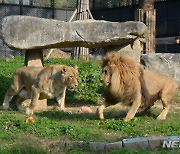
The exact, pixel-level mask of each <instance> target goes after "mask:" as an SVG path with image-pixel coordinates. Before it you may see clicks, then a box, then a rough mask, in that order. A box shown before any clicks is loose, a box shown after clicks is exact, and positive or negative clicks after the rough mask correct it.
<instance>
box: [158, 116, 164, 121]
mask: <svg viewBox="0 0 180 154" xmlns="http://www.w3.org/2000/svg"><path fill="white" fill-rule="evenodd" d="M156 119H157V120H165V119H166V116H158V117H157V118H156Z"/></svg>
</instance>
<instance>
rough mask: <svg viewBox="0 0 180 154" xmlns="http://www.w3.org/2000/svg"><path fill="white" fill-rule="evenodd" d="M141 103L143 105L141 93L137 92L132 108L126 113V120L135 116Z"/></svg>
mask: <svg viewBox="0 0 180 154" xmlns="http://www.w3.org/2000/svg"><path fill="white" fill-rule="evenodd" d="M140 105H141V94H140V93H138V92H137V96H136V98H135V100H134V101H133V103H132V105H131V108H130V110H129V111H128V113H127V115H126V118H125V119H124V121H125V122H127V121H129V120H131V119H133V118H134V116H135V114H136V112H137V110H138V108H139V106H140Z"/></svg>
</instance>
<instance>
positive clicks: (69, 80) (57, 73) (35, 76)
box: [3, 65, 78, 114]
mask: <svg viewBox="0 0 180 154" xmlns="http://www.w3.org/2000/svg"><path fill="white" fill-rule="evenodd" d="M77 77H78V75H77V67H76V66H75V67H70V66H65V65H50V66H48V67H32V66H29V67H21V68H19V69H18V70H16V71H15V72H14V74H13V81H12V84H11V86H10V88H9V90H8V91H7V93H6V95H5V98H4V102H3V109H8V108H9V102H10V101H11V99H12V98H13V96H14V95H17V94H18V96H19V99H18V100H17V102H16V104H17V107H18V109H19V110H21V109H22V102H23V101H24V100H26V99H31V102H30V106H29V108H27V109H26V113H27V114H33V110H34V107H35V105H36V103H37V101H38V99H47V98H56V100H57V102H58V105H59V107H60V110H64V101H65V93H66V88H67V89H73V88H74V87H76V86H77V85H78V81H77Z"/></svg>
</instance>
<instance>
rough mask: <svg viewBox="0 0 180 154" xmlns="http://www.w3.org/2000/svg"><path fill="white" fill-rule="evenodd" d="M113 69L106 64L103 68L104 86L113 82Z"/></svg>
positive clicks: (102, 78)
mask: <svg viewBox="0 0 180 154" xmlns="http://www.w3.org/2000/svg"><path fill="white" fill-rule="evenodd" d="M111 77H112V70H111V68H110V67H108V66H105V67H103V68H102V75H101V82H102V84H103V85H104V87H107V86H109V85H110V84H111Z"/></svg>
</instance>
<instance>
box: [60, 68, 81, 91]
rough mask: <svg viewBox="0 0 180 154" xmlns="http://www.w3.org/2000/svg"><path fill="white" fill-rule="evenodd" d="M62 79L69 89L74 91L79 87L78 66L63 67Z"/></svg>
mask: <svg viewBox="0 0 180 154" xmlns="http://www.w3.org/2000/svg"><path fill="white" fill-rule="evenodd" d="M61 78H62V81H63V82H64V84H65V86H66V87H67V89H69V90H73V89H74V88H75V87H77V86H78V70H77V66H74V67H70V66H63V68H62V71H61Z"/></svg>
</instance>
